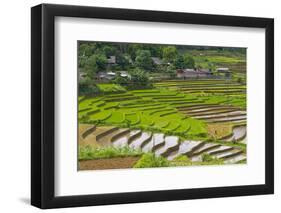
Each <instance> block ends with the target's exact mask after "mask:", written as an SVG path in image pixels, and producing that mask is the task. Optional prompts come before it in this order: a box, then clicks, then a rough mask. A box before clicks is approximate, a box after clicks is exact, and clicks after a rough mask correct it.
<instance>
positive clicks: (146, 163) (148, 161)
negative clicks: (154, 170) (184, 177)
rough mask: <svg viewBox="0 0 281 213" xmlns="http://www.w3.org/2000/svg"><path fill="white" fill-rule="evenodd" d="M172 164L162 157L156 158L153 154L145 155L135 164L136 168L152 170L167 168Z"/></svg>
mask: <svg viewBox="0 0 281 213" xmlns="http://www.w3.org/2000/svg"><path fill="white" fill-rule="evenodd" d="M167 166H170V162H169V161H168V160H167V159H166V158H164V157H161V156H159V157H158V156H155V155H154V154H153V153H145V154H143V155H142V157H141V158H140V159H139V160H138V162H137V163H136V164H135V166H134V168H151V167H167Z"/></svg>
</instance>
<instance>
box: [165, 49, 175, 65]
mask: <svg viewBox="0 0 281 213" xmlns="http://www.w3.org/2000/svg"><path fill="white" fill-rule="evenodd" d="M177 55H178V51H177V48H176V47H174V46H167V47H164V48H163V58H164V60H165V61H167V62H170V63H171V62H173V61H174V60H175V59H176V57H177Z"/></svg>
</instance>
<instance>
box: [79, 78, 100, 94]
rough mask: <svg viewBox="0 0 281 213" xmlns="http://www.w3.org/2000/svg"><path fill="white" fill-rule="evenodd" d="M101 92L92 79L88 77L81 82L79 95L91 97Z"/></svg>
mask: <svg viewBox="0 0 281 213" xmlns="http://www.w3.org/2000/svg"><path fill="white" fill-rule="evenodd" d="M99 91H100V90H99V88H98V87H97V86H96V84H95V83H94V81H93V80H92V79H91V78H89V77H86V78H85V79H82V80H80V81H79V95H91V94H96V93H98V92H99Z"/></svg>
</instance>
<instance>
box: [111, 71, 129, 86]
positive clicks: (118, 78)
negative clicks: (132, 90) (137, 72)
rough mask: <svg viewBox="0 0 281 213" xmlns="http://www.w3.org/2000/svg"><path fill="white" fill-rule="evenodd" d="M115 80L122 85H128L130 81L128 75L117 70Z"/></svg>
mask: <svg viewBox="0 0 281 213" xmlns="http://www.w3.org/2000/svg"><path fill="white" fill-rule="evenodd" d="M113 82H114V83H116V84H120V85H121V86H127V85H128V83H129V79H128V77H122V76H121V74H120V72H117V73H116V77H115V79H114V80H113Z"/></svg>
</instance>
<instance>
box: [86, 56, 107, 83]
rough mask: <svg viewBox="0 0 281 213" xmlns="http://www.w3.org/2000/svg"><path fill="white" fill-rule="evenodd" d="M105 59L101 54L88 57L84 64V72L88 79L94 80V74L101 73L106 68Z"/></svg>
mask: <svg viewBox="0 0 281 213" xmlns="http://www.w3.org/2000/svg"><path fill="white" fill-rule="evenodd" d="M106 62H107V59H106V57H105V55H103V54H95V55H92V56H90V57H89V58H88V59H87V61H86V62H85V66H84V72H85V73H86V74H87V76H88V77H89V78H94V77H95V74H96V73H97V72H99V71H102V70H104V69H105V67H106Z"/></svg>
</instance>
